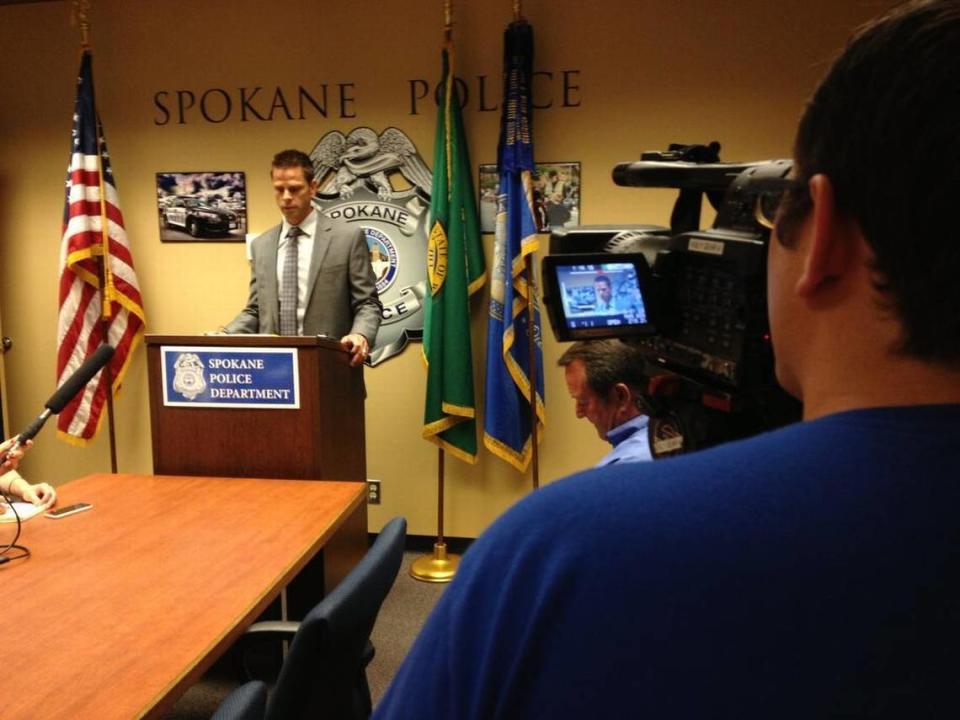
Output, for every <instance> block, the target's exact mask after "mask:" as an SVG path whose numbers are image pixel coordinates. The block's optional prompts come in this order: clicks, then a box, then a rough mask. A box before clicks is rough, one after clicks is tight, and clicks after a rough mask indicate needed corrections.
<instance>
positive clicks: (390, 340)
mask: <svg viewBox="0 0 960 720" xmlns="http://www.w3.org/2000/svg"><path fill="white" fill-rule="evenodd" d="M310 159H311V160H312V161H313V167H314V169H315V170H316V177H317V178H318V179H319V181H320V189H319V191H318V192H317V196H316V197H315V198H314V200H313V202H314V205H315V206H316V207H317V208H318V209H319V211H320V212H322V213H324V214H325V215H327V216H328V217H331V218H333V219H335V220H339V221H341V222H345V223H347V224H354V223H356V224H358V225H359V226H360V227H361V228H362V229H363V232H364V235H365V236H366V239H367V247H368V248H369V250H370V264H371V265H372V266H373V272H374V274H375V275H376V278H377V292H378V293H380V301H381V302H382V303H383V323H382V324H381V325H380V332H379V333H378V334H377V344H376V347H374V349H373V351H372V352H371V353H370V357H369V359H368V361H367V362H369V363H370V364H371V365H376V364H378V363H380V362H383V361H384V360H387V359H388V358H391V357H393V356H394V355H396V354H397V353H399V352H400V351H401V350H403V348H404V347H406V345H407V343H408V342H409V341H410V340H419V339H420V338H421V337H422V336H423V303H422V300H423V298H424V296H425V294H426V292H427V281H426V262H427V258H426V247H427V233H426V220H427V218H426V215H427V210H429V208H430V186H431V184H432V181H433V174H432V173H431V172H430V168H428V167H427V166H426V164H425V163H424V162H423V158H421V157H420V153H419V152H418V151H417V148H416V146H414V144H413V142H412V141H411V140H410V138H409V137H407V135H406V133H404V132H403V131H402V130H399V129H397V128H394V127H390V128H387V129H386V130H384V131H383V132H382V133H380V134H379V135H378V134H377V133H376V131H375V130H372V129H371V128H368V127H358V128H354V129H353V130H351V131H350V132H349V133H348V134H347V135H344V134H343V133H341V132H339V131H338V130H333V131H331V132H328V133H327V134H326V135H324V136H323V137H322V138H320V140H319V141H318V142H317V144H316V146H315V147H314V148H313V150H312V151H311V152H310Z"/></svg>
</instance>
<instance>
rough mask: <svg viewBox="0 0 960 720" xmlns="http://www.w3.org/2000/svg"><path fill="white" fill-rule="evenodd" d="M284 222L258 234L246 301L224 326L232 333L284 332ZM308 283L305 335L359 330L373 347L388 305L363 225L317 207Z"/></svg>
mask: <svg viewBox="0 0 960 720" xmlns="http://www.w3.org/2000/svg"><path fill="white" fill-rule="evenodd" d="M279 245H280V225H277V226H276V227H272V228H270V229H269V230H267V231H266V232H265V233H263V234H262V235H260V236H258V237H256V238H254V240H253V243H252V250H253V263H252V264H251V274H250V297H249V299H248V300H247V306H246V307H245V308H244V309H243V310H242V311H241V312H240V314H239V315H237V316H236V317H235V318H234V319H233V320H231V321H230V323H229V324H228V325H227V326H226V327H225V328H224V329H225V330H226V331H227V332H230V333H279V332H280V293H279V289H278V286H277V252H278V248H279ZM307 282H308V285H307V308H306V314H305V315H304V318H303V334H304V335H328V336H330V337H332V338H335V339H337V340H339V339H340V338H341V337H343V336H344V335H347V334H350V333H359V334H361V335H363V336H364V337H365V338H366V339H367V342H368V343H369V344H370V347H371V348H372V347H373V345H374V343H375V342H376V339H377V330H378V329H379V327H380V318H381V312H382V310H383V306H382V305H381V304H380V298H379V297H378V295H377V282H376V277H375V276H374V274H373V268H372V267H371V265H370V252H369V250H368V249H367V241H366V239H365V238H364V235H363V230H361V229H360V228H356V229H353V228H348V227H346V226H344V225H340V224H337V225H334V224H333V223H332V222H331V221H330V219H329V218H326V217H324V216H323V215H321V214H319V213H318V217H317V236H316V237H315V238H314V241H313V254H312V256H311V258H310V274H309V277H308V280H307Z"/></svg>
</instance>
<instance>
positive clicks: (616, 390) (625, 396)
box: [613, 382, 633, 407]
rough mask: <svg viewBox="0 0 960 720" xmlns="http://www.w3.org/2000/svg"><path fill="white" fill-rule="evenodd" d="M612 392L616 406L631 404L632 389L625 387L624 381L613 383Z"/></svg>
mask: <svg viewBox="0 0 960 720" xmlns="http://www.w3.org/2000/svg"><path fill="white" fill-rule="evenodd" d="M613 394H614V397H615V398H616V401H617V407H625V406H631V405H633V391H632V390H631V389H630V388H629V387H627V384H626V383H622V382H618V383H617V384H615V385H614V386H613Z"/></svg>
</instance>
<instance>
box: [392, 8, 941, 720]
mask: <svg viewBox="0 0 960 720" xmlns="http://www.w3.org/2000/svg"><path fill="white" fill-rule="evenodd" d="M958 48H960V0H927V1H926V2H912V3H908V4H905V5H901V6H899V7H898V8H897V9H895V10H893V11H892V12H891V13H890V14H888V15H886V16H884V17H883V18H880V19H879V20H877V21H874V22H873V23H871V24H869V25H867V26H865V27H864V28H862V29H861V30H860V31H858V32H857V33H856V35H855V36H854V37H853V38H852V40H851V41H850V43H849V44H848V45H847V48H846V49H845V50H844V52H843V53H842V54H841V55H840V57H839V58H838V59H837V60H836V61H835V62H834V64H833V66H832V67H831V68H830V70H829V71H828V73H827V76H826V77H825V78H824V80H823V81H822V82H821V83H820V85H819V87H818V88H817V90H816V91H815V93H814V95H813V97H812V99H811V100H810V102H809V103H808V105H807V107H806V109H805V111H804V113H803V117H802V119H801V121H800V126H799V129H798V131H797V136H796V142H795V146H794V159H795V163H794V167H793V175H794V180H795V181H796V182H795V183H794V184H793V185H792V186H791V187H788V188H786V189H785V191H784V194H783V197H782V200H781V204H780V206H779V211H778V213H777V217H776V221H775V228H774V231H773V235H772V237H771V239H770V242H769V257H768V266H767V300H768V311H769V317H770V328H771V333H772V340H773V346H774V350H775V357H776V373H777V378H778V380H779V381H780V383H781V385H783V387H784V388H785V389H786V390H788V391H789V392H790V393H792V394H793V395H794V396H796V397H797V398H799V399H800V400H802V402H803V421H802V422H797V423H794V424H792V425H789V426H787V427H784V428H781V429H778V430H775V431H772V432H767V433H764V434H761V435H758V436H756V437H752V438H749V439H746V440H740V441H737V442H730V443H727V444H724V445H718V446H716V447H713V448H710V449H708V450H703V451H701V452H695V453H689V454H686V455H680V456H678V457H674V458H668V459H665V460H659V461H657V462H653V463H629V464H616V465H613V466H611V467H606V468H601V469H598V470H590V471H587V472H585V473H582V474H580V475H578V476H575V477H572V478H568V479H565V480H563V481H562V482H556V483H552V484H550V485H548V486H547V487H546V488H544V489H542V490H539V491H537V492H534V493H532V494H531V495H528V496H527V497H526V498H525V499H524V500H522V501H521V502H520V503H518V504H517V505H515V506H514V507H513V508H511V509H510V510H509V511H508V512H507V513H506V514H505V515H504V516H502V517H501V518H500V519H499V520H497V521H496V522H495V523H494V524H493V525H492V526H491V527H490V529H489V530H487V531H486V532H485V533H484V534H483V535H482V536H481V537H480V538H479V539H478V540H477V541H476V542H475V543H474V544H473V545H472V547H471V548H470V550H469V551H468V552H467V553H466V555H465V556H464V558H463V561H462V562H461V564H460V568H459V571H458V573H457V577H456V579H455V580H454V581H453V583H452V584H451V586H450V587H449V588H447V590H446V591H445V593H444V594H443V597H442V598H441V599H440V602H439V603H438V604H437V606H436V608H435V610H434V612H433V614H432V616H431V617H430V619H429V620H428V622H427V624H426V625H425V627H424V629H423V631H422V632H421V634H420V636H419V637H418V638H417V641H416V643H415V644H414V647H413V649H412V650H411V651H410V655H409V656H408V657H407V659H406V661H405V662H404V664H403V666H402V667H401V668H400V671H399V672H398V674H397V676H396V678H395V679H394V682H393V684H392V686H391V688H390V690H389V691H388V692H387V695H386V697H385V698H384V700H383V701H382V702H381V703H380V705H379V706H378V708H377V711H376V715H375V717H376V718H377V719H378V720H386V719H388V718H390V719H395V718H417V719H418V720H433V719H437V720H439V719H440V718H457V720H471V719H473V718H485V719H486V718H684V719H686V718H749V719H753V718H777V719H778V720H784V719H786V720H793V719H795V718H796V719H797V720H799V719H800V718H804V719H808V718H956V717H960V693H958V692H957V680H956V675H957V667H958V652H960V651H958V648H960V643H958V642H957V639H958V636H960V481H958V480H960V450H958V448H960V282H958V278H960V230H958V229H957V226H956V223H955V222H953V219H952V217H951V214H950V212H949V211H948V209H949V208H951V207H956V193H957V189H958V188H960V142H958V141H957V128H958V127H960V110H958V108H960V52H958ZM757 73H758V78H759V77H761V76H762V75H763V71H762V69H760V68H759V67H758V70H757ZM758 121H760V120H759V119H758ZM770 207H773V206H772V205H771V206H770ZM945 211H947V212H945Z"/></svg>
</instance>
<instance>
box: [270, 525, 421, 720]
mask: <svg viewBox="0 0 960 720" xmlns="http://www.w3.org/2000/svg"><path fill="white" fill-rule="evenodd" d="M406 535H407V521H406V520H405V519H404V518H400V517H398V518H394V519H393V520H391V521H390V522H389V523H387V525H386V526H385V527H384V528H383V530H381V531H380V534H379V535H378V536H377V539H376V541H375V542H374V543H373V545H372V546H371V548H370V550H368V551H367V554H366V555H365V556H364V557H363V559H362V560H361V561H360V562H359V563H357V565H356V567H354V568H353V570H351V571H350V574H349V575H347V577H346V578H344V579H343V580H342V581H341V582H340V584H339V585H337V587H336V588H334V589H333V591H332V592H331V593H330V594H329V595H327V597H325V598H324V599H323V600H322V601H321V602H320V604H319V605H317V606H316V607H315V608H313V610H311V611H310V612H309V613H307V616H306V617H305V618H304V619H303V621H302V622H301V623H300V627H299V629H298V630H297V633H296V635H295V636H294V638H293V642H292V643H291V645H290V652H289V653H288V654H287V657H286V659H285V660H284V662H283V667H282V668H281V670H280V675H279V677H278V678H277V685H276V687H275V689H274V691H273V693H272V694H271V695H270V699H269V702H268V705H267V714H266V717H267V718H277V719H278V720H279V719H280V718H282V719H283V720H295V719H297V718H331V719H334V720H337V719H339V718H358V717H366V716H367V715H368V714H369V712H370V709H369V702H370V700H369V690H368V688H367V684H366V676H365V674H364V650H365V648H366V646H367V641H368V640H369V639H370V632H371V631H372V630H373V624H374V622H376V619H377V613H379V612H380V606H381V605H382V604H383V600H384V598H385V597H386V596H387V593H388V592H390V588H391V587H393V582H394V580H396V577H397V573H398V572H399V570H400V563H401V561H402V560H403V549H404V541H405V540H406ZM364 695H366V697H364Z"/></svg>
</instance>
